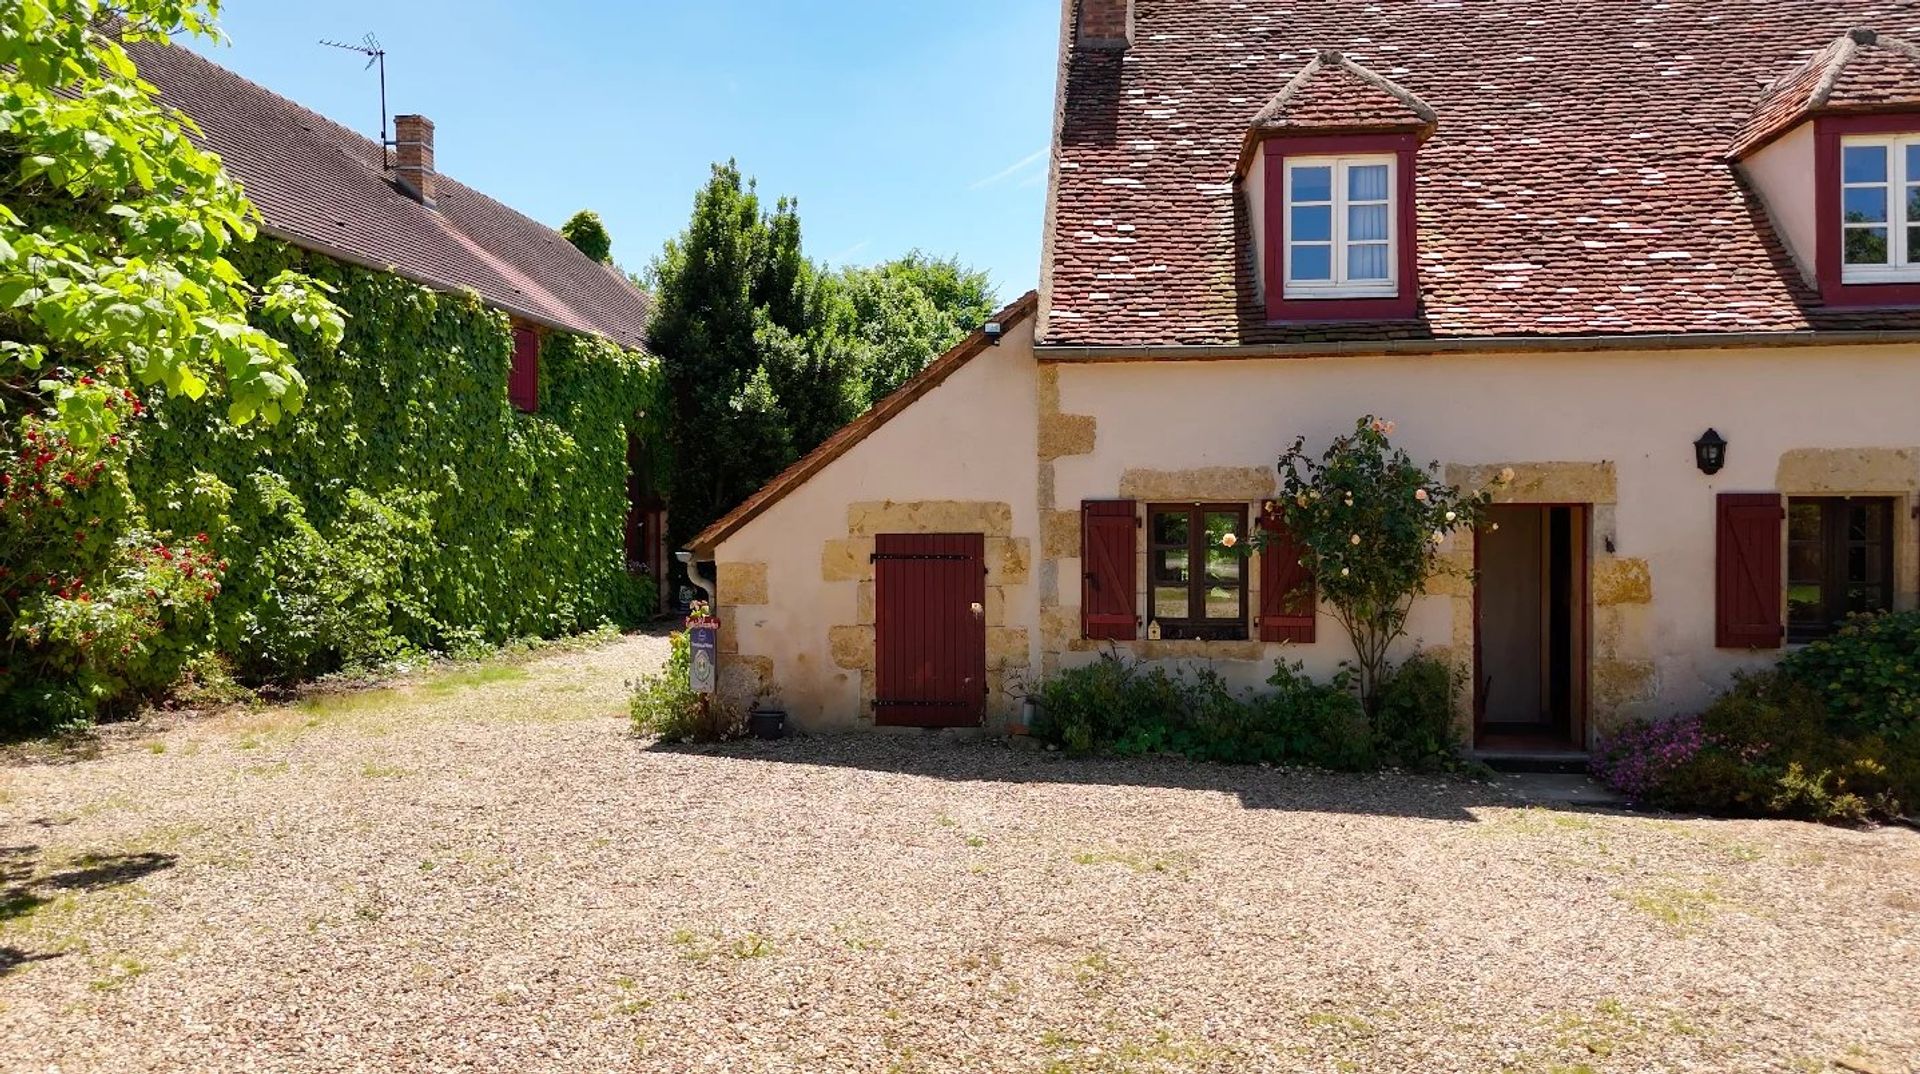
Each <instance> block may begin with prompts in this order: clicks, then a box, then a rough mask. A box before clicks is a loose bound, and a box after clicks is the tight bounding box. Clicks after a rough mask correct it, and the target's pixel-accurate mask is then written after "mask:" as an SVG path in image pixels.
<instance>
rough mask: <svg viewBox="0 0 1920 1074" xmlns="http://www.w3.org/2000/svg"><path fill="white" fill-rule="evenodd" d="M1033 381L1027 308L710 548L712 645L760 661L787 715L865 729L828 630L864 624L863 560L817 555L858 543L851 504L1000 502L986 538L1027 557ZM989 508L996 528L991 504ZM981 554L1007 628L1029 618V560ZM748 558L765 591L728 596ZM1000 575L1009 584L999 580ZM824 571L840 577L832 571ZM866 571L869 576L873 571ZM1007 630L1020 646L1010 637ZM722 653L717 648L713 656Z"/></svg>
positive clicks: (1031, 540) (866, 719)
mask: <svg viewBox="0 0 1920 1074" xmlns="http://www.w3.org/2000/svg"><path fill="white" fill-rule="evenodd" d="M1035 387H1036V386H1035V365H1034V361H1033V320H1032V319H1031V318H1028V319H1026V320H1024V321H1022V322H1020V323H1019V324H1017V325H1014V326H1012V327H1010V328H1009V329H1008V331H1007V334H1006V337H1005V338H1004V339H1002V340H1001V342H1000V345H999V346H997V347H992V348H989V349H987V350H986V351H984V352H982V353H981V354H979V355H978V356H976V357H975V358H974V359H973V360H972V361H971V362H969V363H967V364H966V365H965V366H963V367H962V368H961V369H959V370H958V371H957V372H955V373H954V374H953V375H952V376H950V377H949V378H947V380H946V381H945V382H944V383H942V384H941V385H940V386H939V387H937V388H934V389H933V390H932V391H931V392H929V393H927V394H926V395H924V396H922V397H921V398H920V399H919V400H917V401H916V402H915V403H914V404H913V405H912V406H910V407H908V408H907V409H906V410H904V411H902V412H901V413H900V414H899V415H897V416H895V417H894V418H893V420H891V421H889V422H887V423H885V424H883V425H881V426H880V427H879V429H877V430H876V431H874V432H873V433H872V434H871V435H870V436H868V437H867V438H866V439H865V440H862V441H861V442H859V443H858V444H856V445H854V447H853V448H852V449H851V450H849V451H848V452H847V453H846V454H845V455H843V456H841V457H840V458H839V459H836V460H834V461H833V462H832V463H830V464H829V465H828V466H827V467H826V468H825V469H823V470H821V471H820V472H819V473H818V474H815V475H814V477H813V478H812V480H810V481H808V482H807V483H806V484H805V485H803V486H801V487H800V488H798V489H796V490H794V491H793V492H792V493H790V494H788V495H787V496H786V497H785V498H784V499H781V500H780V501H778V502H777V503H775V504H774V505H773V506H772V507H771V508H769V509H768V510H767V511H766V512H765V513H764V514H762V515H761V516H760V517H758V518H756V519H754V520H753V521H752V522H750V523H749V524H748V525H747V526H746V527H744V528H743V529H741V530H740V531H739V532H738V533H736V534H734V535H733V536H732V537H730V538H729V539H727V540H726V541H724V542H722V543H721V545H720V546H719V547H718V548H717V549H716V550H715V555H714V559H715V561H716V562H717V563H718V565H719V570H720V578H721V585H720V595H719V613H720V616H721V619H722V633H723V635H724V636H723V639H722V648H723V650H728V651H736V652H737V653H738V654H743V656H744V657H745V658H746V659H744V660H743V659H741V657H739V656H736V657H733V658H732V659H733V661H734V662H735V663H739V664H745V665H751V664H752V663H754V661H753V660H752V658H756V657H757V658H760V659H761V660H762V661H770V669H769V670H770V677H771V680H772V682H773V683H774V684H776V685H777V686H778V688H779V700H780V703H781V704H783V705H784V706H785V707H786V709H787V712H788V715H789V718H790V719H791V720H792V721H793V722H794V723H795V725H797V726H799V727H800V728H802V729H805V730H830V729H837V728H852V727H858V726H862V725H863V724H867V723H870V722H871V719H872V714H871V712H868V711H862V709H863V705H862V703H861V697H862V693H861V675H862V672H861V671H860V670H859V669H857V668H849V667H843V666H841V664H842V663H844V662H848V661H847V659H846V654H845V652H844V651H843V652H842V654H841V659H838V660H837V659H836V656H835V652H834V648H833V632H834V630H835V629H836V628H840V632H841V634H842V645H843V650H844V649H845V648H846V647H847V646H848V645H849V639H848V638H847V635H848V634H849V628H852V627H855V626H857V625H858V624H861V623H863V622H864V623H867V624H871V623H872V621H873V619H872V615H871V608H870V606H866V607H863V601H862V596H863V588H862V587H863V586H867V587H869V589H868V591H867V592H866V593H865V596H866V597H867V598H868V599H869V600H870V598H871V592H870V585H871V583H870V582H862V581H860V580H859V578H858V577H857V576H858V575H859V574H860V573H861V568H862V566H863V564H864V560H862V561H861V562H852V561H849V562H848V563H846V564H844V565H836V564H824V563H823V559H824V558H825V557H826V556H828V555H830V554H837V553H842V552H846V551H847V550H848V549H849V548H850V547H852V546H853V545H857V544H858V543H859V538H858V537H853V538H852V540H851V542H850V533H851V530H852V529H853V528H854V527H853V522H852V521H850V519H849V512H848V508H849V507H850V505H853V504H876V503H884V502H886V501H901V502H924V501H955V502H959V503H967V504H982V505H986V504H992V505H999V504H1005V505H1007V507H1008V508H1010V510H1011V515H1012V521H1011V535H1012V536H1011V538H1010V539H1006V538H992V539H990V540H989V542H988V544H989V552H990V553H992V552H993V551H994V549H995V548H997V547H999V546H998V545H997V544H996V541H999V540H1007V541H1008V543H1009V545H1010V546H1011V547H1012V548H1016V549H1017V548H1019V547H1021V545H1020V542H1022V541H1024V542H1026V543H1025V545H1024V548H1025V549H1026V550H1027V551H1026V557H1027V559H1028V560H1030V559H1031V557H1032V555H1033V550H1035V549H1037V547H1038V543H1039V542H1038V538H1039V522H1038V511H1037V507H1036V504H1037V502H1038V500H1037V496H1036V492H1035V474H1036V467H1035V461H1034V460H1035V458H1036V455H1037V453H1038V445H1037V435H1036V430H1035V423H1034V398H1035ZM982 510H983V511H985V510H987V509H986V508H984V507H983V508H982ZM993 513H994V514H995V515H996V522H995V525H996V526H998V525H1000V522H999V521H998V517H999V511H998V509H997V508H995V509H994V510H993ZM943 524H944V523H943ZM982 532H984V530H983V531H982ZM867 544H868V545H870V544H871V541H868V542H867ZM857 552H858V549H857V548H856V549H854V550H853V554H854V558H855V559H860V558H861V557H859V556H858V555H857ZM989 559H990V560H996V562H995V564H994V566H995V570H996V574H995V575H991V576H990V577H989V583H990V585H994V586H996V587H998V588H999V589H1000V590H1001V599H1003V600H1004V601H1005V607H1004V611H1001V612H1000V616H999V617H1001V618H1003V619H1004V623H1005V624H1006V625H1007V626H1008V627H1010V628H1015V629H1017V628H1020V627H1023V626H1027V625H1029V624H1031V623H1033V622H1034V621H1036V620H1037V619H1038V617H1039V606H1038V603H1037V598H1036V596H1035V586H1034V585H1033V583H1032V572H1031V571H1030V570H1028V569H1026V562H1025V561H1023V562H1022V563H1021V564H1019V565H1018V566H1019V567H1020V570H1019V571H1017V572H1015V571H1010V570H1005V569H1004V568H1002V567H1001V566H1000V564H999V562H998V560H997V559H996V557H995V556H994V555H992V554H990V555H989ZM729 564H733V565H736V566H733V567H730V566H729ZM754 564H765V566H766V570H765V585H764V594H761V593H754V594H753V595H755V596H760V595H764V598H765V600H764V602H762V603H758V604H752V605H747V606H741V605H739V604H737V603H735V602H731V601H730V600H729V597H728V592H727V585H726V579H727V577H728V575H729V574H730V573H733V574H735V575H736V576H741V577H746V578H749V579H752V580H755V581H757V580H758V571H757V569H756V568H754V567H753V566H751V565H754ZM842 567H844V569H839V568H842ZM1002 574H1005V575H1007V576H1008V577H1007V579H1006V581H1007V582H1009V583H1011V584H1002V578H1001V575H1002ZM829 575H831V576H833V577H835V578H837V579H840V580H834V581H828V580H826V578H827V576H829ZM865 577H866V578H871V577H872V574H871V571H870V570H868V571H866V573H865ZM995 611H999V609H995ZM990 625H994V624H990ZM870 634H871V630H870V628H869V630H868V635H869V637H870ZM1027 638H1028V639H1029V640H1027V641H1026V642H1025V646H1024V651H1022V652H1021V653H1019V654H1018V656H1017V657H1015V658H1013V659H1011V660H1010V661H1009V664H1010V665H1011V666H1012V667H1015V668H1017V667H1019V666H1025V665H1027V664H1029V663H1030V661H1031V656H1032V645H1033V644H1034V642H1033V641H1032V640H1031V639H1032V634H1031V632H1029V634H1028V635H1027ZM990 640H992V642H993V644H994V645H995V646H996V647H998V646H1003V645H1004V644H1006V639H1002V638H998V637H995V638H992V639H990ZM1013 641H1014V643H1015V644H1016V646H1017V644H1018V642H1019V639H1017V638H1015V639H1013ZM727 662H728V658H727V657H724V656H723V660H722V663H723V666H724V665H725V664H726V663H727ZM763 666H765V665H763ZM991 677H993V676H991V675H990V678H991ZM1009 704H1010V702H1009V700H1008V698H1007V697H1006V696H1005V695H1004V694H1001V695H998V696H994V697H990V698H989V703H988V710H989V716H990V717H992V716H993V715H994V714H995V713H996V711H998V712H1000V713H1004V711H1005V709H1006V708H1007V707H1008V706H1009Z"/></svg>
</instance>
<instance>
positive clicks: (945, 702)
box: [873, 533, 987, 727]
mask: <svg viewBox="0 0 1920 1074" xmlns="http://www.w3.org/2000/svg"><path fill="white" fill-rule="evenodd" d="M873 558H874V634H875V637H874V658H875V662H876V664H875V669H874V700H873V706H874V722H875V723H877V724H879V725H880V726H882V727H978V726H979V725H980V722H981V717H982V716H983V715H984V713H985V711H986V700H987V623H986V616H985V614H984V610H985V607H986V600H987V567H986V538H985V537H983V536H982V535H980V534H978V533H924V534H923V533H883V534H881V535H880V536H879V537H878V538H876V539H875V541H874V557H873Z"/></svg>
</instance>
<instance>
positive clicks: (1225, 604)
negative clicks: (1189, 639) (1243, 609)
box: [1207, 586, 1240, 619]
mask: <svg viewBox="0 0 1920 1074" xmlns="http://www.w3.org/2000/svg"><path fill="white" fill-rule="evenodd" d="M1207 618H1208V619H1238V618H1240V587H1239V586H1210V587H1208V589H1207Z"/></svg>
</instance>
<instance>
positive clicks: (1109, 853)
mask: <svg viewBox="0 0 1920 1074" xmlns="http://www.w3.org/2000/svg"><path fill="white" fill-rule="evenodd" d="M1073 860H1074V863H1075V864H1076V865H1124V866H1126V867H1127V868H1128V869H1131V870H1133V871H1134V872H1136V873H1170V872H1173V871H1175V870H1176V869H1177V868H1178V867H1179V865H1180V861H1179V859H1177V858H1171V857H1160V856H1158V855H1152V854H1135V853H1133V852H1131V851H1125V850H1087V851H1082V852H1080V853H1078V854H1075V855H1074V856H1073Z"/></svg>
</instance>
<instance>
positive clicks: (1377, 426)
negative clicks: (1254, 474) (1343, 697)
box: [1251, 415, 1511, 717]
mask: <svg viewBox="0 0 1920 1074" xmlns="http://www.w3.org/2000/svg"><path fill="white" fill-rule="evenodd" d="M1392 433H1393V423H1392V422H1390V421H1383V420H1381V419H1379V418H1375V417H1373V416H1372V415H1368V416H1366V417H1364V418H1361V419H1360V420H1359V421H1358V422H1356V423H1354V430H1353V432H1352V433H1351V434H1349V435H1346V436H1342V437H1338V438H1336V439H1335V440H1334V441H1333V444H1332V445H1331V446H1329V447H1328V448H1327V450H1326V453H1325V454H1323V455H1322V456H1321V457H1320V458H1319V459H1314V458H1312V457H1311V456H1309V455H1307V454H1306V452H1305V447H1306V438H1305V437H1300V438H1298V439H1296V440H1294V442H1293V446H1292V447H1291V448H1289V449H1288V450H1287V452H1286V454H1284V455H1282V456H1280V463H1279V469H1280V496H1279V498H1278V499H1277V500H1274V501H1272V502H1269V503H1268V504H1267V505H1266V508H1265V510H1266V512H1267V513H1268V515H1269V516H1278V517H1279V518H1280V519H1281V520H1282V521H1283V522H1284V523H1285V524H1286V528H1287V530H1288V531H1289V532H1290V534H1291V535H1292V537H1293V539H1294V540H1295V541H1296V542H1297V543H1298V545H1299V546H1300V547H1302V548H1304V549H1305V552H1304V554H1303V556H1302V559H1301V563H1302V564H1303V565H1304V566H1306V567H1307V569H1308V570H1309V572H1310V573H1311V575H1312V577H1313V579H1314V585H1315V587H1316V588H1317V591H1318V594H1319V598H1320V600H1322V601H1324V602H1325V603H1326V604H1327V605H1329V606H1330V607H1331V608H1332V609H1333V613H1334V616H1335V617H1336V618H1338V619H1339V620H1340V625H1341V626H1342V627H1343V628H1345V629H1346V632H1347V637H1348V638H1349V639H1351V640H1352V642H1353V650H1354V665H1355V670H1356V671H1357V672H1358V673H1359V679H1360V697H1361V701H1362V702H1363V704H1364V705H1365V706H1366V710H1367V715H1368V716H1369V717H1373V716H1376V715H1377V714H1378V705H1377V701H1378V691H1379V686H1380V683H1381V681H1382V679H1383V678H1384V676H1385V674H1386V671H1387V667H1388V665H1387V655H1388V652H1389V650H1390V649H1391V648H1392V646H1393V643H1394V642H1395V641H1397V640H1399V639H1400V638H1401V637H1403V636H1404V635H1405V634H1406V628H1407V615H1408V613H1409V612H1410V611H1411V610H1412V607H1413V600H1414V598H1415V597H1417V596H1419V594H1420V593H1421V592H1422V591H1423V590H1424V589H1425V588H1426V583H1427V579H1429V578H1431V577H1433V576H1434V575H1435V574H1437V573H1440V572H1441V571H1442V570H1444V569H1447V565H1446V564H1445V562H1444V561H1443V560H1442V558H1441V546H1442V545H1443V544H1444V543H1445V541H1446V539H1447V536H1448V535H1449V534H1452V533H1454V532H1455V531H1458V530H1470V529H1472V528H1473V527H1474V526H1476V525H1477V524H1478V523H1479V521H1480V518H1481V515H1482V513H1483V512H1484V510H1485V508H1486V505H1487V504H1488V503H1490V502H1492V496H1491V494H1490V493H1488V492H1486V491H1484V490H1482V491H1479V492H1472V493H1468V492H1462V491H1461V490H1460V489H1458V488H1455V487H1454V486H1452V485H1449V484H1446V483H1445V482H1443V481H1440V480H1438V479H1437V478H1436V476H1435V475H1436V474H1437V473H1438V471H1439V468H1440V464H1439V463H1437V462H1434V463H1429V464H1427V465H1426V466H1425V467H1422V466H1419V465H1417V464H1416V463H1414V461H1413V459H1412V458H1411V457H1410V456H1408V454H1407V453H1406V452H1405V451H1404V450H1402V449H1399V448H1395V447H1394V446H1393V445H1392V444H1391V442H1389V440H1388V437H1389V436H1390V435H1392ZM1501 480H1502V481H1506V480H1511V474H1508V473H1504V472H1503V474H1502V475H1501ZM1251 543H1252V544H1254V545H1255V546H1256V547H1264V546H1265V545H1266V544H1267V543H1268V542H1267V541H1266V539H1265V536H1264V532H1263V534H1262V535H1261V536H1257V537H1256V538H1255V540H1254V541H1253V542H1251Z"/></svg>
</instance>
